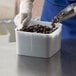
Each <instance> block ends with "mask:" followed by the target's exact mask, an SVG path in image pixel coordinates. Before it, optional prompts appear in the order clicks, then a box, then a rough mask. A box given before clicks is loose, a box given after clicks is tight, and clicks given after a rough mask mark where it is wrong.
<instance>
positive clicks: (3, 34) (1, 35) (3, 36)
mask: <svg viewBox="0 0 76 76" xmlns="http://www.w3.org/2000/svg"><path fill="white" fill-rule="evenodd" d="M9 37H10V33H9V31H8V30H7V28H6V27H5V26H4V25H2V23H0V45H6V44H7V43H9Z"/></svg>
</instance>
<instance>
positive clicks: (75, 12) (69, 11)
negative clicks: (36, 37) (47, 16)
mask: <svg viewBox="0 0 76 76" xmlns="http://www.w3.org/2000/svg"><path fill="white" fill-rule="evenodd" d="M74 16H76V3H73V4H71V5H69V6H67V7H66V8H64V9H63V10H61V11H60V12H59V13H58V15H57V16H55V17H58V22H61V21H63V20H65V19H69V18H71V17H74Z"/></svg>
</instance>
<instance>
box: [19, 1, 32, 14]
mask: <svg viewBox="0 0 76 76" xmlns="http://www.w3.org/2000/svg"><path fill="white" fill-rule="evenodd" d="M32 7H33V2H32V1H31V0H23V1H21V4H20V10H19V11H20V12H19V13H30V12H32Z"/></svg>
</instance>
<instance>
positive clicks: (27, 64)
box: [0, 39, 76, 76]
mask: <svg viewBox="0 0 76 76" xmlns="http://www.w3.org/2000/svg"><path fill="white" fill-rule="evenodd" d="M0 76H76V40H75V39H73V40H64V41H62V48H61V50H60V51H59V52H57V53H56V54H55V55H54V56H52V57H51V58H49V59H43V58H35V57H27V56H18V55H16V43H15V42H14V43H8V44H7V45H0Z"/></svg>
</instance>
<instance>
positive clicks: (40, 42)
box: [15, 21, 62, 58]
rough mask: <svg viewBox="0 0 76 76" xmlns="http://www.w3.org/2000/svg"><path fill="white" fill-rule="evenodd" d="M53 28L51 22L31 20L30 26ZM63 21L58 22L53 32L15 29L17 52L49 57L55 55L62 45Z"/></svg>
mask: <svg viewBox="0 0 76 76" xmlns="http://www.w3.org/2000/svg"><path fill="white" fill-rule="evenodd" d="M40 25H41V27H42V26H43V27H45V25H46V27H48V28H51V27H52V26H51V22H44V21H30V23H29V25H28V26H40ZM61 26H62V24H61V23H57V24H56V27H55V28H57V29H55V30H54V31H53V32H51V33H48V34H46V33H37V32H27V31H23V30H18V29H17V28H16V29H15V32H16V49H17V50H16V53H17V54H18V55H25V56H33V57H42V58H48V57H51V56H53V55H54V54H55V53H56V52H57V51H59V50H60V47H61Z"/></svg>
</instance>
